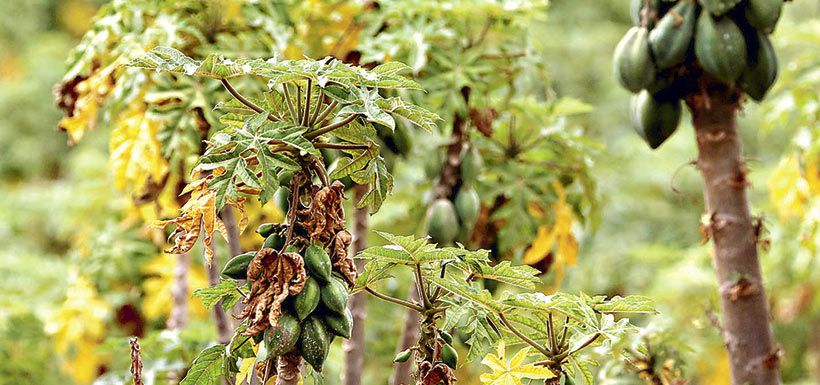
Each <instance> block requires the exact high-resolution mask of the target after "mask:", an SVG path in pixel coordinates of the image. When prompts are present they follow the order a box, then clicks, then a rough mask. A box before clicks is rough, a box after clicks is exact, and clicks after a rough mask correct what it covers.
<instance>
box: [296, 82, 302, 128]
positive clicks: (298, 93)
mask: <svg viewBox="0 0 820 385" xmlns="http://www.w3.org/2000/svg"><path fill="white" fill-rule="evenodd" d="M302 116H303V114H302V87H301V86H299V85H298V84H297V85H296V117H297V118H298V119H297V120H296V123H297V124H302Z"/></svg>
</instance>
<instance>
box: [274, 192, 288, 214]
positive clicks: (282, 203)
mask: <svg viewBox="0 0 820 385" xmlns="http://www.w3.org/2000/svg"><path fill="white" fill-rule="evenodd" d="M273 202H274V203H276V207H278V208H279V210H281V211H282V213H287V212H288V210H289V209H290V189H289V188H287V187H285V186H279V188H278V189H276V191H275V192H274V193H273Z"/></svg>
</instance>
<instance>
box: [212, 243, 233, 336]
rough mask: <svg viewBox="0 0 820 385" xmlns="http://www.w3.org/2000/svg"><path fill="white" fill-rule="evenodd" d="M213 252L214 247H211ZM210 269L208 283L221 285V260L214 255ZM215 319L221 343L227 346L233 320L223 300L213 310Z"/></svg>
mask: <svg viewBox="0 0 820 385" xmlns="http://www.w3.org/2000/svg"><path fill="white" fill-rule="evenodd" d="M210 247H211V248H212V250H213V247H214V245H213V244H211V246H210ZM206 268H207V269H208V283H210V284H211V286H213V285H217V284H219V260H218V258H217V257H216V253H214V260H213V261H211V264H210V266H207V267H206ZM213 314H214V319H215V320H216V334H217V337H218V339H219V343H221V344H227V343H228V342H229V341H230V340H231V325H230V323H231V320H230V319H229V318H228V313H227V312H226V311H225V309H224V308H222V300H220V301H219V302H217V303H216V305H214V308H213Z"/></svg>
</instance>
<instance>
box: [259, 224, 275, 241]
mask: <svg viewBox="0 0 820 385" xmlns="http://www.w3.org/2000/svg"><path fill="white" fill-rule="evenodd" d="M277 227H278V226H277V224H276V223H263V224H261V225H259V227H257V228H256V233H257V234H259V235H261V236H262V238H267V237H268V236H269V235H271V234H273V232H274V231H276V229H277Z"/></svg>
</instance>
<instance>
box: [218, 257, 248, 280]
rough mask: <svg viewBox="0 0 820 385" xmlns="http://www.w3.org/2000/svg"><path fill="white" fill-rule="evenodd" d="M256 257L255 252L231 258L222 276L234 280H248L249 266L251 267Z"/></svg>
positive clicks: (223, 269)
mask: <svg viewBox="0 0 820 385" xmlns="http://www.w3.org/2000/svg"><path fill="white" fill-rule="evenodd" d="M255 256H256V252H255V251H249V252H247V253H244V254H239V255H237V256H235V257H233V258H231V259H230V260H229V261H228V263H226V264H225V267H223V268H222V275H224V276H226V277H230V278H233V279H246V278H247V277H248V266H250V264H251V260H252V259H253V257H255Z"/></svg>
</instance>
